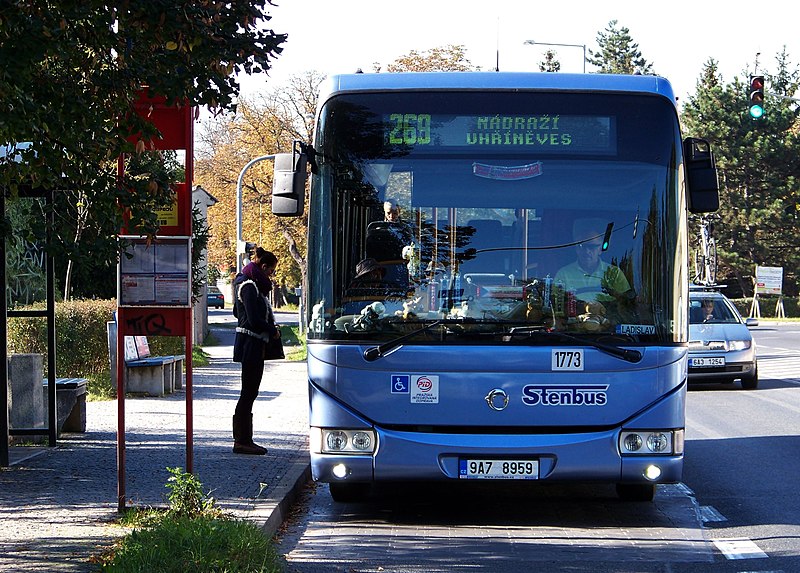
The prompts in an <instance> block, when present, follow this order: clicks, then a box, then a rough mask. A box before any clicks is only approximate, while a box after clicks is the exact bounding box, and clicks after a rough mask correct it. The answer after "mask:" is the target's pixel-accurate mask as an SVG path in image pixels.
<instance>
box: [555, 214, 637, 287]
mask: <svg viewBox="0 0 800 573" xmlns="http://www.w3.org/2000/svg"><path fill="white" fill-rule="evenodd" d="M605 230H606V224H604V222H603V221H602V220H601V219H577V220H576V221H575V224H574V225H573V233H572V236H573V239H574V240H575V241H579V243H578V244H577V245H575V254H576V259H577V260H576V261H575V262H574V263H571V264H569V265H566V266H564V267H561V268H560V269H559V270H558V272H557V273H556V276H555V281H556V282H559V281H561V282H563V283H564V288H566V290H568V291H572V292H574V293H575V297H576V298H577V299H578V300H582V301H585V302H601V303H602V302H608V301H612V300H614V299H616V298H618V297H620V296H622V295H628V296H629V295H630V294H632V292H633V291H632V290H631V286H630V284H629V283H628V279H627V278H625V274H624V273H623V272H622V270H620V268H619V267H617V266H614V265H610V264H608V263H606V262H604V261H602V260H601V259H600V255H601V254H602V247H603V235H604V233H605Z"/></svg>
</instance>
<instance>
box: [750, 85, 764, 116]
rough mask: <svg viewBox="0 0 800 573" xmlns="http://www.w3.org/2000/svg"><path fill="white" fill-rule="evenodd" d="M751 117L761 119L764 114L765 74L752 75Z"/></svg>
mask: <svg viewBox="0 0 800 573" xmlns="http://www.w3.org/2000/svg"><path fill="white" fill-rule="evenodd" d="M748 93H749V94H750V117H752V118H753V119H759V118H760V117H761V116H763V115H764V76H750V89H749V90H748Z"/></svg>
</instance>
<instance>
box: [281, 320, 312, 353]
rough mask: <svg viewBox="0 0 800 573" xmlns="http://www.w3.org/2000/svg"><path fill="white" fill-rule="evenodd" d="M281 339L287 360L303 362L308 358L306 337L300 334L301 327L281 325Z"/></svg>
mask: <svg viewBox="0 0 800 573" xmlns="http://www.w3.org/2000/svg"><path fill="white" fill-rule="evenodd" d="M281 339H282V340H283V347H284V351H285V353H286V359H287V360H291V361H292V362H302V361H303V360H305V359H306V356H307V352H306V337H305V336H304V335H302V334H300V328H299V327H297V326H287V325H283V326H281Z"/></svg>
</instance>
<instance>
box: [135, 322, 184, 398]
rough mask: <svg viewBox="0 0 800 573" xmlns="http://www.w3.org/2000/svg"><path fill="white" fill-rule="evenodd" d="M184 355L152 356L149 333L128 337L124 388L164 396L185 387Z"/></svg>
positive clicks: (148, 394) (137, 392)
mask: <svg viewBox="0 0 800 573" xmlns="http://www.w3.org/2000/svg"><path fill="white" fill-rule="evenodd" d="M184 358H185V357H184V356H152V355H151V354H150V345H149V344H148V343H147V337H146V336H126V337H125V391H126V392H131V393H135V394H146V395H147V396H164V395H165V394H171V393H172V392H174V391H175V390H180V389H181V388H182V387H183V361H184Z"/></svg>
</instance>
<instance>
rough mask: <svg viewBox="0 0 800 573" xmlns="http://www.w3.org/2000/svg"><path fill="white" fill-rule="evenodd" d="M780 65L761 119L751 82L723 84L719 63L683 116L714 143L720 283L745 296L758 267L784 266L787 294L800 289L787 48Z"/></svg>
mask: <svg viewBox="0 0 800 573" xmlns="http://www.w3.org/2000/svg"><path fill="white" fill-rule="evenodd" d="M776 60H777V70H778V71H777V73H776V74H774V75H769V74H767V78H768V81H767V85H768V93H769V94H771V97H768V98H767V102H766V109H767V113H766V114H765V116H764V117H762V118H761V119H759V120H753V119H752V118H751V117H750V115H749V114H748V112H747V109H748V93H747V92H748V81H747V80H746V79H745V80H740V79H739V78H738V77H737V78H734V80H733V82H731V83H729V84H725V83H724V82H723V79H722V77H721V76H720V75H719V73H718V69H717V63H716V61H714V60H713V59H709V60H708V61H707V63H706V64H705V66H704V68H703V71H702V73H701V75H700V78H699V80H698V82H697V90H696V93H695V94H694V95H693V96H691V97H689V98H688V101H687V103H686V104H685V105H684V109H683V111H682V114H681V120H682V123H683V126H684V131H685V132H686V133H687V134H689V135H694V136H697V137H704V138H706V139H708V140H709V141H710V143H711V145H712V147H713V149H714V152H715V155H716V159H717V168H718V170H719V174H720V210H719V213H718V215H719V221H718V222H717V224H716V226H715V229H716V237H717V249H718V259H719V262H720V264H721V268H720V269H719V270H718V273H717V275H718V277H721V278H720V279H718V280H722V281H723V282H724V281H725V279H728V280H734V281H735V282H736V285H737V287H738V290H739V291H740V292H742V293H744V294H746V295H750V294H752V291H753V283H752V276H753V273H754V271H755V265H764V266H783V267H784V278H785V284H786V285H787V292H786V294H797V291H798V284H797V282H798V274H797V268H798V264H800V239H798V236H797V231H796V229H797V220H796V218H797V215H798V211H797V209H796V207H795V206H796V205H797V204H798V202H800V180H798V177H797V173H800V153H798V151H800V147H799V146H800V141H798V133H800V111H799V109H798V105H797V103H796V102H795V101H792V100H791V99H788V98H791V97H793V96H794V94H795V93H796V92H797V89H798V71H797V69H796V68H795V69H792V66H791V64H790V63H789V59H788V56H787V54H786V52H785V50H784V51H783V53H781V54H778V56H777V58H776ZM744 77H745V78H747V73H745V74H744ZM776 96H777V97H776Z"/></svg>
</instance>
